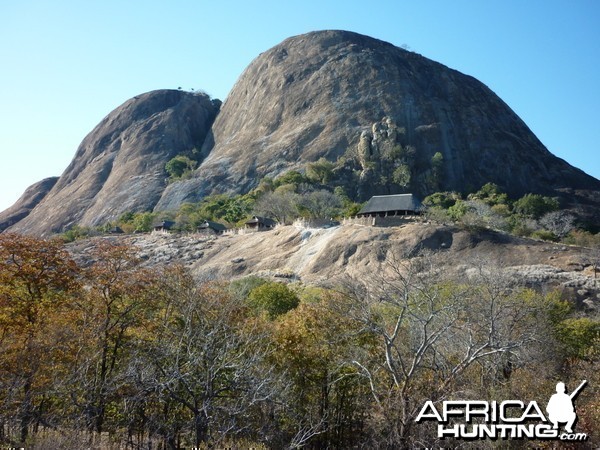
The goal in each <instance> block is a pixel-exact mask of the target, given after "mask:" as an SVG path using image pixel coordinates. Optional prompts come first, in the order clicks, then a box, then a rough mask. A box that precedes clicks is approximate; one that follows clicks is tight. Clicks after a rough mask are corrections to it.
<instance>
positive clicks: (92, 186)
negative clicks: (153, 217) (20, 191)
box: [11, 90, 219, 235]
mask: <svg viewBox="0 0 600 450" xmlns="http://www.w3.org/2000/svg"><path fill="white" fill-rule="evenodd" d="M218 106H219V104H218V103H215V102H213V101H211V100H210V98H209V97H208V96H207V95H204V94H192V93H187V92H181V91H174V90H161V91H153V92H149V93H146V94H143V95H139V96H137V97H134V98H132V99H131V100H129V101H127V102H125V103H124V104H123V105H121V106H120V107H118V108H117V109H115V110H114V111H113V112H111V113H110V114H109V115H108V116H106V117H105V118H104V119H103V120H102V122H100V124H98V125H97V126H96V128H94V130H93V131H92V132H91V133H90V134H88V135H87V137H86V138H85V139H84V140H83V142H82V143H81V145H80V146H79V149H78V150H77V153H76V154H75V157H74V159H73V161H72V162H71V164H70V165H69V167H68V168H67V169H66V170H65V172H64V173H63V174H62V175H61V177H60V178H59V179H58V181H57V182H56V184H55V185H54V187H53V188H52V190H51V191H50V192H49V193H48V194H47V195H46V196H45V197H44V199H43V200H42V201H41V202H39V204H37V205H36V206H35V208H33V210H32V211H31V213H30V214H29V215H28V216H27V217H25V218H23V219H22V220H21V221H20V222H19V223H18V224H17V225H16V226H13V227H12V228H11V229H12V230H14V231H22V232H27V233H32V234H40V235H44V234H51V233H54V232H61V231H64V230H65V229H66V228H68V227H69V226H71V225H73V224H79V225H84V226H94V225H100V224H103V223H106V222H107V221H110V220H114V219H115V218H117V217H119V215H121V214H122V213H123V212H126V211H144V210H152V209H153V208H154V206H155V205H156V203H157V202H158V200H159V199H160V196H161V194H162V192H163V190H164V188H165V186H166V184H167V183H166V177H167V175H166V172H165V164H166V163H167V162H168V161H169V160H170V159H171V158H173V157H174V156H175V155H177V154H180V153H186V152H189V151H191V150H192V149H193V148H195V147H197V148H200V147H201V145H202V142H203V141H204V139H205V137H206V134H207V133H208V130H209V128H210V126H211V124H212V122H213V120H214V118H215V116H216V114H217V112H218Z"/></svg>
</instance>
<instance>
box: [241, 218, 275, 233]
mask: <svg viewBox="0 0 600 450" xmlns="http://www.w3.org/2000/svg"><path fill="white" fill-rule="evenodd" d="M275 225H277V222H275V221H274V220H273V219H269V218H268V217H260V216H253V217H252V219H250V220H248V221H246V226H245V228H246V229H247V230H253V231H267V230H271V229H273V228H275Z"/></svg>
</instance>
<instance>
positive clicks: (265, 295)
mask: <svg viewBox="0 0 600 450" xmlns="http://www.w3.org/2000/svg"><path fill="white" fill-rule="evenodd" d="M299 303H300V300H299V299H298V296H297V295H296V294H295V293H294V292H293V291H292V290H290V288H288V287H287V285H285V284H283V283H276V282H267V283H265V284H262V285H260V286H258V287H256V288H254V289H252V291H250V294H249V295H248V305H250V307H252V308H254V309H256V310H258V311H265V312H266V313H267V314H268V316H269V318H271V319H274V318H275V317H277V316H280V315H282V314H285V313H286V312H288V311H290V310H292V309H294V308H296V307H297V306H298V304H299Z"/></svg>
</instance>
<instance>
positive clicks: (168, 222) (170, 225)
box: [152, 220, 175, 230]
mask: <svg viewBox="0 0 600 450" xmlns="http://www.w3.org/2000/svg"><path fill="white" fill-rule="evenodd" d="M174 226H175V222H173V221H171V220H163V221H162V222H155V223H154V224H152V228H154V229H155V230H156V229H157V228H158V229H163V230H170V229H171V228H173V227H174Z"/></svg>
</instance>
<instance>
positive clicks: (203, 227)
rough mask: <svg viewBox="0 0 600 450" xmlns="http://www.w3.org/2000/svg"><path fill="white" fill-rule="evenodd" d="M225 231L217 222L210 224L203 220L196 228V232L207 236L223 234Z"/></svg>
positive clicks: (223, 226)
mask: <svg viewBox="0 0 600 450" xmlns="http://www.w3.org/2000/svg"><path fill="white" fill-rule="evenodd" d="M226 230H227V227H226V226H225V225H223V224H222V223H219V222H212V221H210V220H205V221H204V222H202V223H201V224H200V225H199V226H198V232H200V233H208V234H211V233H212V234H223V233H224V232H225V231H226Z"/></svg>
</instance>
